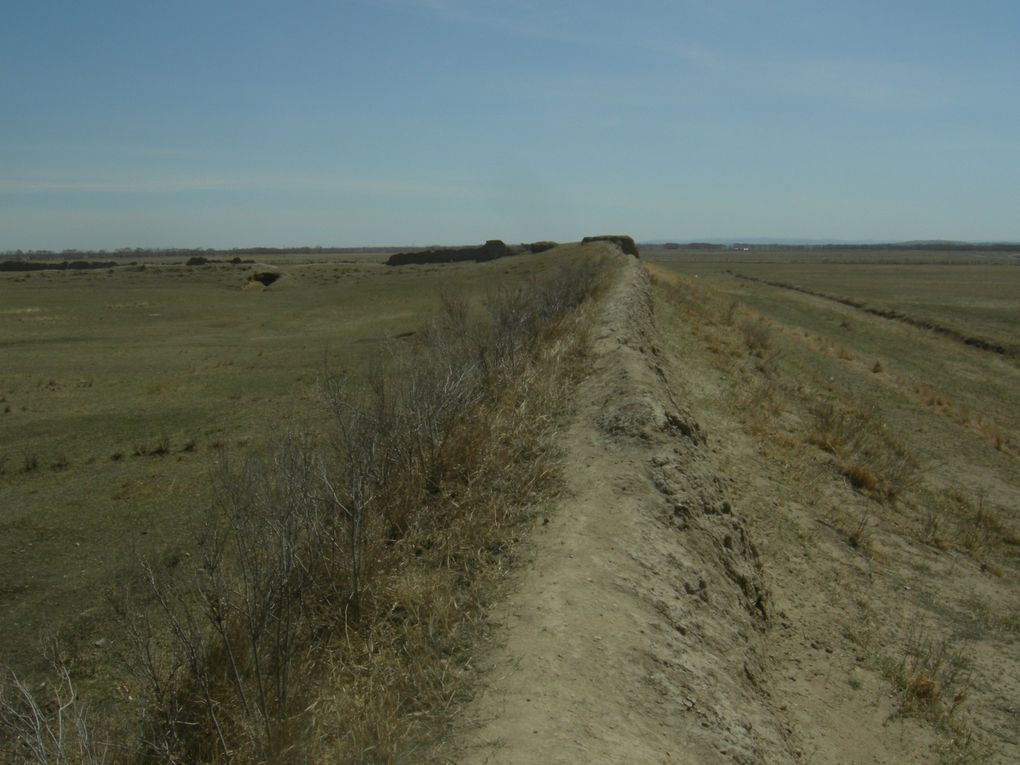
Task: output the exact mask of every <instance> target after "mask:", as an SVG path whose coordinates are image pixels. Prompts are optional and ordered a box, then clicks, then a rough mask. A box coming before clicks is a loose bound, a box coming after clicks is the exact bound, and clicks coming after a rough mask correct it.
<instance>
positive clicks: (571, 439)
mask: <svg viewBox="0 0 1020 765" xmlns="http://www.w3.org/2000/svg"><path fill="white" fill-rule="evenodd" d="M621 257H622V256H621ZM649 271H651V272H652V273H654V274H655V279H654V282H655V283H656V285H657V286H656V287H654V288H653V278H652V277H650V275H649ZM682 289H683V286H682V284H681V283H680V281H679V280H677V278H676V277H675V275H672V274H669V273H667V272H665V271H664V270H663V269H657V268H656V267H655V266H651V267H650V268H648V267H646V266H643V265H642V263H641V262H640V261H638V260H636V259H634V258H630V257H627V258H626V259H625V261H624V262H623V263H622V266H621V269H620V271H619V277H618V279H617V281H616V282H615V284H614V286H613V287H612V288H611V289H610V291H609V292H608V294H607V295H606V296H605V297H604V298H603V300H602V302H601V305H600V307H599V313H598V318H597V319H596V325H595V328H594V331H593V351H592V356H593V361H592V368H591V372H590V374H589V375H588V376H587V377H586V378H585V379H584V380H583V381H582V382H581V383H580V385H579V387H578V388H577V390H576V395H575V398H574V400H573V401H571V402H569V403H568V404H567V405H568V406H569V408H570V410H571V416H570V419H569V423H570V424H569V426H568V427H566V428H565V429H564V430H563V432H562V433H561V437H560V445H561V447H562V451H563V454H564V468H563V469H564V484H565V488H564V491H563V492H562V495H561V497H560V499H559V501H558V502H557V503H556V504H555V506H554V507H552V508H551V509H550V510H549V511H548V513H547V517H545V518H543V519H542V520H541V522H539V523H538V524H536V527H535V531H534V535H533V543H532V550H531V553H530V561H529V563H528V564H527V565H525V566H523V567H522V568H521V569H520V570H519V572H518V574H517V577H518V580H517V581H516V583H515V587H514V589H513V592H512V593H511V594H510V595H509V597H508V598H507V599H506V600H505V601H503V603H502V604H501V605H500V606H498V607H497V609H496V613H494V614H493V621H494V622H495V624H496V629H495V630H494V632H495V635H496V637H495V639H494V640H493V642H492V644H491V646H490V648H489V649H488V650H487V651H486V653H485V654H484V658H483V659H481V660H480V661H479V663H478V664H479V666H478V671H479V677H480V680H479V683H478V691H477V693H476V694H475V696H474V699H473V700H472V701H471V702H470V703H469V704H468V705H467V706H466V708H465V709H464V710H463V711H462V713H461V714H460V715H459V717H458V720H457V722H456V723H455V725H454V728H453V730H452V731H451V734H450V735H449V736H448V737H447V740H446V742H445V744H444V746H443V747H441V749H440V751H439V752H438V753H437V759H439V760H442V761H446V762H463V763H472V764H474V763H479V764H480V763H492V764H494V765H495V764H497V763H500V764H502V763H539V762H541V763H671V762H677V763H741V764H746V765H750V764H752V763H755V764H757V763H763V764H764V763H815V764H818V763H823V764H830V763H831V764H832V765H835V763H861V764H863V763H890V764H892V763H937V762H947V763H948V762H959V763H964V762H995V763H1007V762H1015V761H1017V758H1018V757H1020V741H1018V737H1017V730H1018V729H1020V726H1018V725H1017V722H1018V718H1017V713H1018V706H1020V686H1018V681H1017V678H1018V676H1020V674H1018V656H1017V650H1016V648H1017V640H1016V632H1015V629H1013V628H1010V629H1003V630H1000V631H997V632H995V634H994V635H992V636H990V637H988V638H987V639H980V640H978V641H977V642H976V643H974V644H973V645H972V646H968V647H969V648H972V649H973V655H972V656H971V661H970V663H968V665H967V666H968V669H967V673H968V674H967V679H966V681H965V682H964V681H963V680H961V679H960V677H959V676H958V675H953V676H952V677H950V676H948V675H947V674H946V673H945V669H946V666H948V665H949V664H951V663H952V661H951V659H950V657H949V651H948V648H947V646H948V645H950V641H949V639H948V638H946V639H945V640H943V641H942V642H941V643H939V645H940V646H941V648H940V649H936V648H930V651H937V650H941V652H942V654H941V658H940V659H938V660H937V661H935V662H934V664H932V665H931V666H929V664H925V663H924V661H923V659H924V657H921V658H918V657H917V654H918V653H920V652H921V651H920V650H919V646H922V645H924V644H925V641H926V640H928V641H930V643H931V644H932V646H934V645H935V644H936V643H937V642H938V641H937V640H936V638H938V637H939V636H941V635H945V634H950V635H951V636H953V635H956V633H955V632H953V631H952V630H953V629H954V628H953V627H952V626H951V625H950V624H949V622H946V623H938V622H933V621H931V619H933V618H936V617H934V616H932V614H936V615H937V614H939V613H943V612H951V611H953V609H954V608H957V609H958V608H960V607H962V606H961V604H965V603H966V601H967V599H968V598H969V597H972V596H971V593H973V592H974V591H975V590H977V589H979V590H980V592H981V593H982V595H983V596H985V597H987V598H988V602H990V603H994V604H995V606H994V607H995V608H997V609H1001V610H1000V611H999V613H1002V614H1010V613H1013V612H1014V611H1015V609H1016V604H1017V592H1016V584H1015V579H1014V578H1013V576H1014V573H1015V571H1014V570H1009V571H1005V570H1002V569H999V574H998V576H992V575H989V574H988V573H987V571H988V566H986V565H985V564H984V563H980V562H978V561H975V560H972V559H970V558H968V557H966V556H963V555H959V554H956V553H955V552H954V551H949V552H944V551H940V550H936V549H934V548H933V547H932V546H931V545H925V544H922V543H920V542H918V541H917V540H915V539H912V538H910V537H909V536H906V535H903V534H900V533H896V532H894V531H891V530H890V531H889V533H888V534H880V533H879V531H880V530H885V527H883V526H882V524H881V521H880V520H879V516H878V515H868V514H865V515H864V516H863V517H864V518H865V521H864V525H865V526H867V527H868V529H867V530H868V533H869V536H868V540H867V545H865V544H863V540H862V539H861V538H860V535H861V534H863V533H864V530H863V529H858V531H859V532H861V534H859V535H858V537H857V538H855V537H854V536H853V534H852V533H848V532H847V530H846V526H845V524H841V523H840V522H839V521H838V520H837V516H839V517H842V515H840V514H843V515H845V516H846V517H852V518H856V517H857V515H856V510H857V509H858V508H860V507H868V506H869V505H868V503H876V502H877V500H876V499H874V498H873V497H871V496H864V494H863V493H862V492H861V491H857V490H856V489H855V487H853V486H851V485H850V484H849V483H848V482H847V481H846V480H845V478H844V477H843V476H840V475H838V474H835V472H834V471H833V470H832V466H831V465H830V464H829V463H828V462H827V460H828V455H826V454H824V453H823V452H821V451H819V450H818V449H817V448H814V447H810V448H809V447H806V446H804V445H803V444H794V443H792V439H791V437H790V436H789V434H788V433H787V434H785V435H784V432H783V426H782V423H783V422H784V419H790V418H789V417H786V418H784V417H782V416H779V417H778V418H777V419H778V421H779V423H780V424H779V425H775V426H772V425H770V426H768V427H764V426H762V424H761V422H760V420H759V419H758V418H757V417H756V414H757V412H756V410H757V409H758V408H760V407H762V406H764V405H763V404H761V403H760V402H756V401H755V399H754V397H753V396H749V395H748V391H750V390H752V389H755V386H756V385H757V384H758V382H757V377H758V376H760V375H761V374H762V371H761V366H762V364H761V363H759V362H760V359H758V360H755V359H754V358H753V357H750V356H749V357H748V358H736V359H735V360H734V361H732V362H727V365H720V364H719V363H718V360H717V359H714V358H713V357H714V356H717V355H719V351H718V350H717V349H713V348H712V347H710V346H711V343H707V342H706V339H705V336H704V335H702V334H699V331H698V330H696V329H695V328H693V327H692V326H690V324H691V322H690V321H689V318H690V317H689V316H688V317H687V318H686V319H683V318H681V316H680V315H681V314H682V313H683V311H681V310H679V309H678V308H677V306H678V305H680V306H683V305H687V307H688V309H690V310H693V311H702V310H703V308H701V307H698V308H691V306H692V305H694V304H695V303H698V301H699V299H701V298H704V297H705V295H703V294H702V295H699V294H697V293H691V294H686V293H685V294H683V295H680V292H679V291H680V290H682ZM670 290H673V292H669V291H670ZM671 300H674V301H678V302H675V303H674V302H670V301H671ZM688 304H689V305H688ZM729 313H730V314H731V315H730V317H729V319H728V320H727V321H728V322H729V323H732V313H733V309H732V308H729ZM709 323H712V322H709ZM717 323H718V324H719V325H720V326H721V325H723V324H726V323H727V322H726V321H722V320H720V321H718V322H717ZM699 324H700V321H699ZM734 333H735V334H736V331H735V330H734ZM745 350H746V349H745ZM731 355H732V356H733V357H737V356H738V353H737V352H736V351H734V352H733V353H732V354H731ZM745 355H746V354H745ZM770 374H771V373H770ZM781 408H782V407H779V409H781ZM1011 491H1012V490H1011ZM1010 496H1011V497H1012V496H1014V495H1012V494H1011V495H1010ZM869 524H870V525H869ZM872 529H874V533H873V534H872V533H871V532H872ZM865 547H866V548H867V549H865ZM919 569H921V570H924V571H926V572H928V573H927V575H926V576H925V577H924V581H923V582H922V581H915V580H916V579H917V576H918V570H919ZM934 601H937V602H936V603H935V605H933V602H934ZM920 630H923V631H925V632H924V634H923V636H922V637H920V638H919V637H917V636H916V635H917V633H918V631H920ZM947 630H948V632H947ZM864 633H867V634H866V635H865V634H864ZM929 633H930V634H929ZM953 645H956V643H953ZM903 646H906V647H903ZM929 658H930V657H929ZM926 673H927V674H926ZM925 683H928V685H925ZM954 683H956V684H954ZM968 707H969V708H970V709H969V711H968Z"/></svg>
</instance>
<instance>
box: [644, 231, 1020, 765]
mask: <svg viewBox="0 0 1020 765" xmlns="http://www.w3.org/2000/svg"><path fill="white" fill-rule="evenodd" d="M642 257H643V259H644V261H645V263H648V264H650V265H649V271H650V272H651V274H652V277H653V280H654V282H655V285H656V299H657V304H656V311H657V316H658V317H659V318H660V322H661V324H662V329H663V332H664V333H666V336H667V337H668V338H670V343H671V347H670V348H668V349H667V350H668V351H669V353H670V355H672V356H674V357H676V358H683V359H685V360H686V368H687V369H688V370H689V375H688V376H689V378H690V379H689V383H688V390H686V391H685V393H686V394H687V399H688V401H689V405H690V406H691V407H692V409H693V411H695V412H696V413H697V416H698V417H699V418H700V419H701V422H702V424H703V425H705V424H706V423H707V424H708V426H709V432H714V433H716V434H717V437H716V441H715V443H716V444H717V448H718V449H719V450H721V453H722V456H721V458H720V459H721V463H722V465H723V472H724V473H725V474H728V475H730V476H734V477H736V478H737V480H738V482H739V484H741V485H742V486H743V488H742V489H741V492H742V496H739V497H738V506H740V507H741V508H743V511H744V512H745V513H746V514H747V515H748V517H749V520H750V522H751V525H752V535H753V537H754V538H755V540H756V542H757V544H758V545H759V548H760V549H761V551H762V559H763V565H764V567H765V574H766V577H767V579H768V581H769V584H770V586H771V587H772V588H773V595H774V597H775V601H776V611H777V613H779V614H780V622H779V627H780V629H778V630H776V631H775V634H774V635H773V637H772V642H771V650H772V652H773V656H774V658H775V661H776V666H777V669H776V672H775V675H774V676H775V677H776V678H777V683H776V685H775V687H773V688H772V689H771V692H772V693H773V695H774V697H776V698H781V699H783V703H784V706H783V709H787V710H788V712H789V714H790V716H791V717H792V718H793V720H794V722H796V723H797V724H798V725H799V726H801V727H802V730H804V731H807V732H806V733H805V739H806V740H803V745H804V748H805V750H806V751H811V752H814V755H813V756H814V757H815V758H816V759H814V760H812V761H818V762H845V761H850V760H847V759H845V758H846V756H847V753H854V757H856V758H857V759H853V761H854V762H865V761H867V762H871V761H879V760H881V759H882V758H884V757H889V756H892V757H893V759H892V760H888V761H902V762H908V761H909V762H914V761H919V762H920V761H923V762H954V763H955V762H968V763H970V762H996V763H1006V762H1014V761H1015V759H1014V758H1015V757H1016V756H1017V753H1018V752H1020V739H1018V738H1017V731H1018V730H1020V708H1018V706H1017V700H1018V699H1020V685H1018V682H1017V680H1016V678H1017V677H1020V652H1018V650H1017V649H1018V647H1020V584H1018V582H1020V509H1018V508H1020V355H1018V353H1017V338H1018V337H1020V256H1018V255H1017V254H1015V253H1014V254H1005V253H990V254H985V253H944V252H904V251H902V250H898V251H888V252H876V251H857V250H852V251H837V250H829V249H818V250H811V249H807V248H791V249H789V250H780V249H775V250H755V251H748V252H741V251H715V252H712V251H694V250H679V251H678V250H665V249H662V250H655V249H651V248H644V249H643V250H642ZM727 465H728V467H726V466H727ZM823 648H824V652H823V651H822V649H823ZM787 675H789V678H790V679H789V681H787V680H786V679H785V678H786V677H787ZM795 677H796V678H799V679H800V682H794V679H795ZM805 678H807V682H804V679H805ZM820 710H828V711H824V712H823V711H820ZM917 719H921V720H924V721H926V723H931V724H934V728H933V730H935V731H936V732H937V733H938V736H937V737H936V738H937V740H931V739H930V738H929V733H927V732H925V730H923V729H922V728H919V727H913V728H911V727H906V728H903V727H900V728H898V730H899V731H900V732H899V733H895V734H894V733H892V732H890V733H889V735H890V736H897V735H898V736H899V737H900V739H899V740H900V741H905V742H908V743H909V746H905V747H904V748H903V750H902V751H901V752H899V753H898V754H892V755H890V751H891V750H890V749H888V748H886V749H884V750H883V749H881V748H879V747H878V746H877V744H875V743H874V742H877V741H878V740H879V738H881V736H878V737H874V738H872V737H871V734H870V733H866V732H865V731H868V730H879V729H883V730H884V729H886V726H887V725H889V724H890V722H891V721H897V722H895V726H902V725H908V724H909V721H910V720H917ZM869 720H870V722H869ZM813 726H814V727H815V732H814V733H811V732H810V731H811V729H812V727H813ZM889 730H890V731H893V730H897V728H895V727H894V728H889ZM883 735H884V734H883ZM889 746H893V747H895V746H896V744H895V742H894V743H893V744H890V745H889ZM869 757H878V758H879V760H874V759H869Z"/></svg>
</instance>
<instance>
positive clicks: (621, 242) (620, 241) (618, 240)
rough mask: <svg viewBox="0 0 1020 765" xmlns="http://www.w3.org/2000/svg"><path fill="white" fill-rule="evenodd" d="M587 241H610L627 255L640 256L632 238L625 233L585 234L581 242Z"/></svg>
mask: <svg viewBox="0 0 1020 765" xmlns="http://www.w3.org/2000/svg"><path fill="white" fill-rule="evenodd" d="M589 242H612V243H613V244H615V245H617V246H618V247H619V248H620V249H621V250H623V251H624V252H625V253H627V254H628V255H633V256H634V257H635V258H640V257H641V255H640V253H639V252H638V248H637V244H635V243H634V239H633V238H632V237H629V236H627V235H626V234H600V235H599V236H586V237H585V238H584V239H582V240H581V244H588V243H589Z"/></svg>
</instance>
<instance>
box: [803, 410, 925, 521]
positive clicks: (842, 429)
mask: <svg viewBox="0 0 1020 765" xmlns="http://www.w3.org/2000/svg"><path fill="white" fill-rule="evenodd" d="M811 416H812V419H811V429H810V431H809V433H808V442H809V443H812V444H814V445H816V446H818V447H819V448H820V449H822V450H824V451H827V452H829V453H830V454H832V455H833V456H834V457H835V458H836V463H837V465H838V467H839V470H840V472H841V473H842V474H843V476H844V477H845V478H846V479H847V481H848V482H849V483H850V485H851V486H853V487H854V488H855V489H858V490H860V491H863V492H867V493H869V494H871V495H872V496H874V497H876V498H878V499H881V500H883V501H884V500H892V499H895V498H896V497H897V496H898V495H900V494H902V493H903V492H904V491H905V490H906V489H908V488H909V487H910V486H911V485H913V483H914V482H915V480H916V478H917V475H918V465H917V462H916V461H915V460H914V458H913V456H912V455H911V453H910V452H909V451H908V450H907V448H906V447H905V446H904V445H903V444H902V443H900V442H899V441H898V440H897V439H895V438H893V437H892V435H890V434H889V433H888V432H887V431H886V428H885V425H884V424H883V423H882V422H881V421H880V420H879V419H878V417H877V415H876V414H875V413H874V412H873V411H871V410H869V409H865V408H860V407H852V406H846V405H843V404H841V403H839V402H837V401H834V400H832V399H829V400H826V401H823V402H822V403H820V404H817V405H815V406H814V407H812V409H811Z"/></svg>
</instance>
